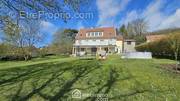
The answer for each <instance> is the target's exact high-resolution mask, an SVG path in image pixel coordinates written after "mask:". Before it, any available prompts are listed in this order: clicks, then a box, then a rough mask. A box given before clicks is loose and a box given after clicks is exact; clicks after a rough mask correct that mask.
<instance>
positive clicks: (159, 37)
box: [146, 35, 167, 42]
mask: <svg viewBox="0 0 180 101" xmlns="http://www.w3.org/2000/svg"><path fill="white" fill-rule="evenodd" d="M166 37H167V36H166V35H148V36H146V40H147V42H152V41H157V40H160V39H163V38H166Z"/></svg>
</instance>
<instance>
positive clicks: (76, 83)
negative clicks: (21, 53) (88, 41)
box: [0, 56, 180, 101]
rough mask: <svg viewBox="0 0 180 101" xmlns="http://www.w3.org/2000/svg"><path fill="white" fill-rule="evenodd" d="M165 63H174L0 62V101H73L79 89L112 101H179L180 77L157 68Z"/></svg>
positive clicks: (113, 58) (116, 60) (111, 60)
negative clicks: (66, 100) (72, 93)
mask: <svg viewBox="0 0 180 101" xmlns="http://www.w3.org/2000/svg"><path fill="white" fill-rule="evenodd" d="M166 63H168V64H169V63H174V61H171V60H165V59H163V60H160V59H158V60H157V59H153V60H122V59H120V58H119V56H110V57H109V58H108V60H105V61H101V62H100V61H97V60H77V59H74V58H57V57H53V58H47V59H37V60H34V62H33V61H29V62H3V63H0V93H1V95H0V100H7V99H16V100H27V99H30V100H44V99H46V100H52V101H53V100H56V99H59V98H60V99H62V100H63V99H69V100H74V99H71V92H72V90H73V89H77V88H78V89H80V90H81V91H82V93H83V94H89V93H90V92H91V93H93V94H108V97H109V100H112V101H119V100H123V101H124V100H127V101H129V100H130V101H165V100H168V101H176V100H178V99H180V78H179V77H180V75H177V74H173V73H170V72H168V71H166V70H163V69H161V68H160V67H159V64H166ZM2 66H3V67H2ZM83 99H85V100H94V99H95V97H94V98H93V97H89V98H84V97H83Z"/></svg>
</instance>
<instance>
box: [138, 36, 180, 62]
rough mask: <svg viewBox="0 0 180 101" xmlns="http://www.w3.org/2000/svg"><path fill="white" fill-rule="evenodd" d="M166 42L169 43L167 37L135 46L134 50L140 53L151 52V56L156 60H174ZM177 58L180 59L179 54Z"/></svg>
mask: <svg viewBox="0 0 180 101" xmlns="http://www.w3.org/2000/svg"><path fill="white" fill-rule="evenodd" d="M179 40H180V39H179ZM168 41H169V37H167V38H163V39H161V40H158V41H155V42H149V43H143V44H140V45H137V46H136V47H135V48H136V50H137V51H140V52H152V55H153V56H154V57H157V58H169V59H174V52H173V49H172V48H171V45H170V44H169V42H168ZM179 53H180V51H179ZM179 58H180V54H179Z"/></svg>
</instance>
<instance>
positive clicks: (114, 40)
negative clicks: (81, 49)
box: [75, 39, 116, 46]
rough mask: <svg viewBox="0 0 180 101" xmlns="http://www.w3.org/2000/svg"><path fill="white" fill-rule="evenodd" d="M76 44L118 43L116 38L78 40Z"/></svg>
mask: <svg viewBox="0 0 180 101" xmlns="http://www.w3.org/2000/svg"><path fill="white" fill-rule="evenodd" d="M75 45H87V46H88V45H116V39H86V40H76V42H75Z"/></svg>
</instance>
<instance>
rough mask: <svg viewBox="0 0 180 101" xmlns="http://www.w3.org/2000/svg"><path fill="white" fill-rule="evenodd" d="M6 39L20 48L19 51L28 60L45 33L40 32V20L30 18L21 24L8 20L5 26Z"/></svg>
mask: <svg viewBox="0 0 180 101" xmlns="http://www.w3.org/2000/svg"><path fill="white" fill-rule="evenodd" d="M4 32H5V41H6V42H8V43H10V44H11V45H14V46H16V47H17V48H20V49H21V51H20V52H19V53H20V54H22V55H23V56H24V58H25V60H28V59H29V58H30V57H31V55H32V51H33V49H34V48H35V45H37V44H38V43H39V42H41V41H42V39H43V34H42V33H40V22H39V21H38V20H29V21H27V22H25V23H23V24H21V26H20V25H19V26H18V25H17V24H16V23H13V21H11V20H8V21H7V23H6V26H5V27H4Z"/></svg>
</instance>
